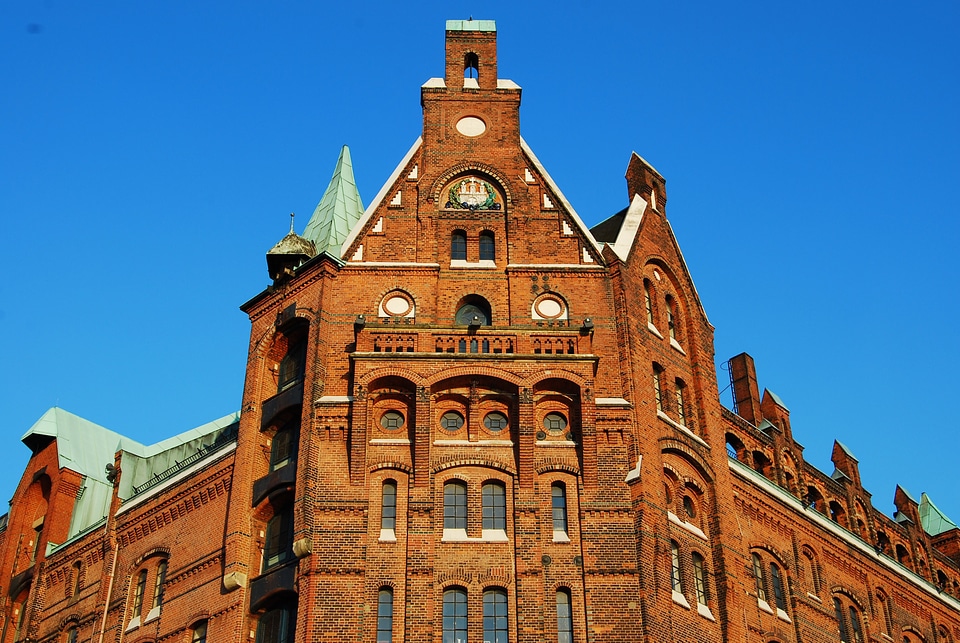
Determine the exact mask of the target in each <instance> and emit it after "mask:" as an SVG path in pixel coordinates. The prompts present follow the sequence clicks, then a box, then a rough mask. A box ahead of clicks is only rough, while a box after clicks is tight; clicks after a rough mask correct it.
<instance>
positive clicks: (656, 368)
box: [653, 364, 663, 411]
mask: <svg viewBox="0 0 960 643" xmlns="http://www.w3.org/2000/svg"><path fill="white" fill-rule="evenodd" d="M662 372H663V369H662V368H660V365H659V364H654V365H653V394H654V397H655V398H656V400H657V410H658V411H662V410H663V395H662V389H661V387H660V374H661V373H662Z"/></svg>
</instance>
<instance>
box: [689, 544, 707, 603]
mask: <svg viewBox="0 0 960 643" xmlns="http://www.w3.org/2000/svg"><path fill="white" fill-rule="evenodd" d="M693 580H694V584H695V585H696V590H697V603H699V604H700V605H706V604H707V601H708V600H709V598H710V596H709V594H708V593H707V591H708V589H707V573H706V570H705V569H704V560H703V556H701V555H700V554H699V553H697V552H693Z"/></svg>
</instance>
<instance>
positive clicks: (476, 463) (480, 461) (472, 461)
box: [430, 457, 517, 476]
mask: <svg viewBox="0 0 960 643" xmlns="http://www.w3.org/2000/svg"><path fill="white" fill-rule="evenodd" d="M461 467H484V468H486V469H494V470H495V471H502V472H503V473H506V474H508V475H510V476H515V475H516V473H517V472H516V470H515V469H514V468H513V467H512V466H511V465H509V464H507V463H505V462H497V461H495V460H487V459H486V458H456V457H455V458H454V459H450V460H444V461H441V462H437V463H436V464H434V465H433V466H432V467H431V468H430V472H431V473H433V474H438V473H440V472H442V471H447V470H448V469H458V468H461Z"/></svg>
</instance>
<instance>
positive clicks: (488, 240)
mask: <svg viewBox="0 0 960 643" xmlns="http://www.w3.org/2000/svg"><path fill="white" fill-rule="evenodd" d="M496 258H497V244H496V242H495V240H494V236H493V233H492V232H490V231H489V230H484V231H483V232H481V233H480V261H495V260H496Z"/></svg>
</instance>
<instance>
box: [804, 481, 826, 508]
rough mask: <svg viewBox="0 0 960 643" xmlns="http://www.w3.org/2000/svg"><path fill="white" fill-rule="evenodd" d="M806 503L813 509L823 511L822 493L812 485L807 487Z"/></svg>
mask: <svg viewBox="0 0 960 643" xmlns="http://www.w3.org/2000/svg"><path fill="white" fill-rule="evenodd" d="M806 503H807V507H809V508H811V509H814V510H815V511H819V512H820V513H825V512H824V504H823V494H822V493H820V491H819V490H818V489H817V488H816V487H814V486H812V485H811V486H809V487H807V498H806Z"/></svg>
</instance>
